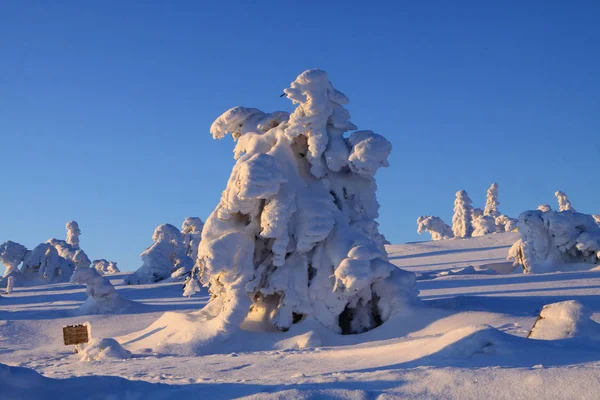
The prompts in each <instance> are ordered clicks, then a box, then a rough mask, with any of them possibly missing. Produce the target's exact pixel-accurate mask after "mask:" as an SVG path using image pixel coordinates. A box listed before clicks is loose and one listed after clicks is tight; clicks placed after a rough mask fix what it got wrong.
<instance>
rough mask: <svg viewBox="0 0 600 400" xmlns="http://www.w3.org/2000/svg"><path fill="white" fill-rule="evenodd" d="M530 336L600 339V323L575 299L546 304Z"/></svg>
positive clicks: (535, 337)
mask: <svg viewBox="0 0 600 400" xmlns="http://www.w3.org/2000/svg"><path fill="white" fill-rule="evenodd" d="M527 337H528V338H532V339H543V340H556V339H567V338H573V337H586V338H589V339H594V340H600V324H598V323H597V322H595V321H593V320H592V312H591V311H590V310H589V309H587V308H586V307H584V306H583V305H582V304H581V303H580V302H578V301H575V300H570V301H562V302H560V303H553V304H548V305H545V306H544V308H543V309H542V311H541V312H540V315H539V317H538V319H537V320H536V321H535V324H534V325H533V328H532V329H531V331H530V332H529V335H528V336H527Z"/></svg>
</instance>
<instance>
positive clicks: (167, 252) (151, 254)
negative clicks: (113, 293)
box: [125, 224, 194, 285]
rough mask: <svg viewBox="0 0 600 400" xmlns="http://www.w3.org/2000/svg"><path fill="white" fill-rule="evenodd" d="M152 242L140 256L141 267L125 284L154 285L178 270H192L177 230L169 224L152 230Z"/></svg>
mask: <svg viewBox="0 0 600 400" xmlns="http://www.w3.org/2000/svg"><path fill="white" fill-rule="evenodd" d="M152 240H153V241H154V244H153V245H152V246H150V247H148V248H147V249H146V250H145V251H144V252H143V253H142V254H141V258H142V261H143V264H142V266H141V267H140V268H139V269H138V270H137V271H135V272H134V273H133V274H131V275H130V276H128V277H127V278H125V282H126V283H127V284H129V285H136V284H143V283H154V282H158V281H162V280H164V279H167V278H169V277H170V276H171V274H173V273H175V272H177V271H179V270H186V271H190V270H191V269H192V268H193V266H194V261H193V260H192V259H191V258H190V257H188V255H187V254H186V248H185V246H184V244H183V236H182V235H181V232H180V231H179V229H177V228H176V227H174V226H173V225H170V224H163V225H160V226H158V227H157V228H156V229H155V230H154V235H152ZM179 276H181V275H179Z"/></svg>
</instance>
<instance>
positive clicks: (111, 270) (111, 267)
mask: <svg viewBox="0 0 600 400" xmlns="http://www.w3.org/2000/svg"><path fill="white" fill-rule="evenodd" d="M118 272H121V271H120V270H119V267H117V262H116V261H109V262H108V272H107V273H108V274H116V273H118Z"/></svg>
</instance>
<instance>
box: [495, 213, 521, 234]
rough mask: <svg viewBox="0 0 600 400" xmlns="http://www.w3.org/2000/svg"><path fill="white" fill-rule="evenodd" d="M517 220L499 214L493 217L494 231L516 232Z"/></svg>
mask: <svg viewBox="0 0 600 400" xmlns="http://www.w3.org/2000/svg"><path fill="white" fill-rule="evenodd" d="M518 222H519V220H517V219H514V218H511V217H509V216H507V215H504V214H500V215H498V216H497V217H496V219H495V224H496V232H516V231H517V223H518Z"/></svg>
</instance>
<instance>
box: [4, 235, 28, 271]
mask: <svg viewBox="0 0 600 400" xmlns="http://www.w3.org/2000/svg"><path fill="white" fill-rule="evenodd" d="M26 254H27V248H26V247H25V246H23V245H22V244H19V243H16V242H13V241H10V240H8V241H6V242H4V243H2V245H0V263H2V264H4V267H6V270H5V271H4V277H5V278H8V276H10V275H14V274H17V273H19V269H18V268H19V264H21V263H22V262H23V259H24V258H25V255H26Z"/></svg>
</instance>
